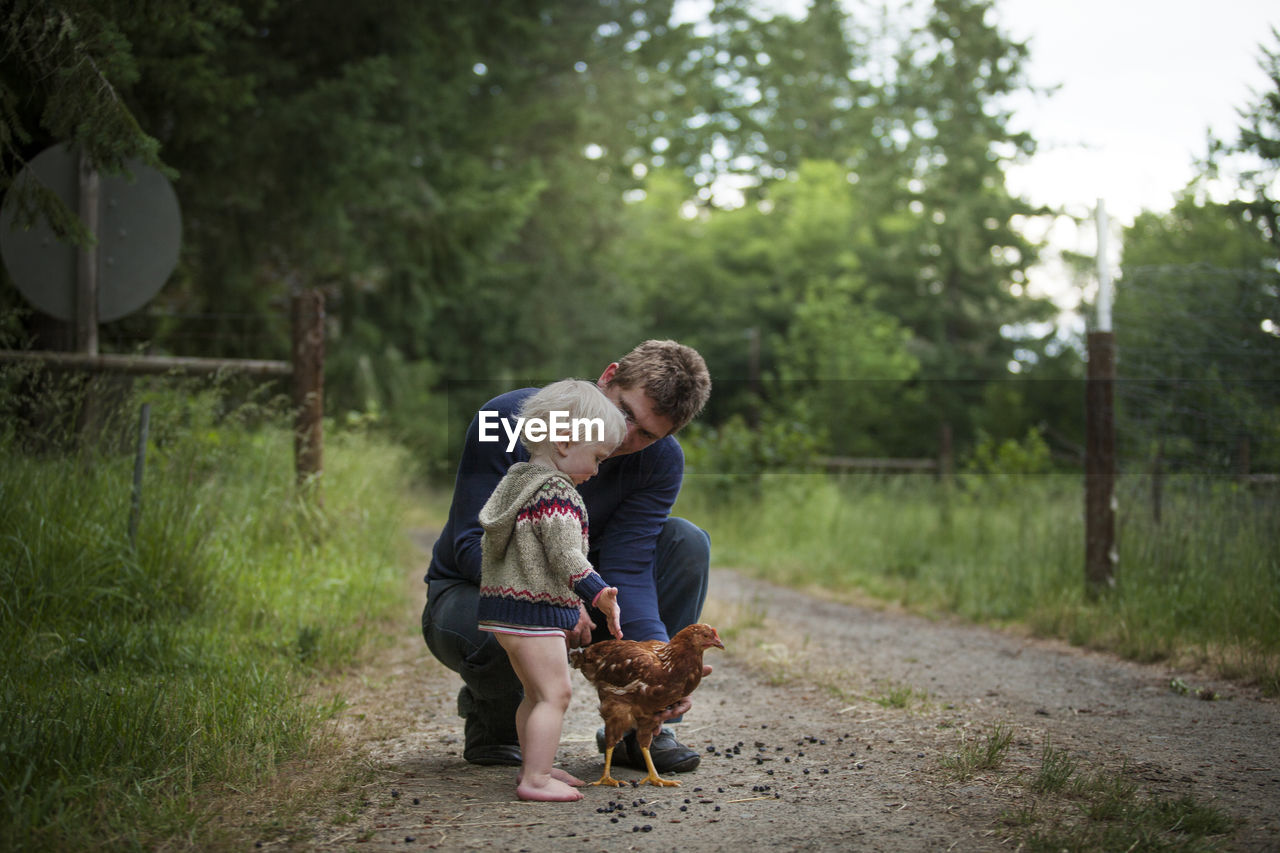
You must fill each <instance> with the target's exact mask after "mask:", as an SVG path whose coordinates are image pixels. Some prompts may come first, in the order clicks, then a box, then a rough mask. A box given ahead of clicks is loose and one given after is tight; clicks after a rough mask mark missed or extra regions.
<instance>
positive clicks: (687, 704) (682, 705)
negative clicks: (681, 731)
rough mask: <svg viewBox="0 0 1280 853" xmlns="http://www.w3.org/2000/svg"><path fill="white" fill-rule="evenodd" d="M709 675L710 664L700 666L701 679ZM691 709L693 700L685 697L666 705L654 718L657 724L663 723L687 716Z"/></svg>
mask: <svg viewBox="0 0 1280 853" xmlns="http://www.w3.org/2000/svg"><path fill="white" fill-rule="evenodd" d="M710 674H711V664H709V663H704V664H703V665H702V677H703V678H706V677H707V676H708V675H710ZM692 707H693V700H692V699H690V698H689V697H688V696H686V697H684V698H683V699H681V700H680V701H679V702H677V703H675V704H674V705H668V706H667V707H665V708H663V709H662V710H661V711H659V712H658V713H657V714H656V715H655V716H656V717H657V718H658V721H659V722H664V723H665V722H666V721H667V720H670V719H674V718H675V717H679V716H683V715H684V714H687V713H688V712H689V709H690V708H692Z"/></svg>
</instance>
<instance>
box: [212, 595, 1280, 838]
mask: <svg viewBox="0 0 1280 853" xmlns="http://www.w3.org/2000/svg"><path fill="white" fill-rule="evenodd" d="M419 577H420V574H419ZM414 589H415V591H414V598H413V600H412V601H411V602H409V604H407V605H406V612H407V613H409V612H411V611H412V619H416V611H417V606H418V602H419V601H421V598H420V596H421V584H420V581H419V582H418V583H417V584H416V585H415V587H414ZM711 596H712V601H711V602H710V603H709V605H708V608H707V612H706V613H705V614H704V616H705V621H708V622H711V623H712V624H716V625H717V626H718V627H721V629H722V633H723V634H724V635H726V641H727V642H726V644H727V646H728V650H727V653H726V654H724V655H721V654H719V652H718V651H716V650H712V651H711V652H710V653H709V654H708V658H707V660H708V662H710V663H712V664H713V665H714V666H715V672H714V673H713V674H712V675H711V677H710V678H708V679H706V680H705V681H703V684H702V686H701V687H700V688H699V690H698V692H697V693H696V694H695V695H694V711H693V713H691V714H689V715H688V717H687V718H686V719H687V722H686V723H684V724H683V725H682V726H681V727H680V736H681V739H682V740H683V741H684V742H686V743H687V744H689V745H690V746H692V747H694V748H696V749H698V750H700V751H703V753H704V757H703V761H702V766H701V767H700V768H699V769H698V770H697V771H696V772H694V773H691V774H686V775H684V776H680V777H678V778H680V779H681V780H682V781H683V783H684V784H683V786H682V787H680V788H668V789H663V790H658V789H654V788H650V787H648V786H642V787H639V788H622V789H617V790H614V789H602V788H587V789H586V799H585V800H583V801H581V802H578V803H574V804H537V805H534V804H526V803H522V802H519V801H518V800H516V799H515V796H514V780H513V775H514V771H513V770H511V769H509V768H482V767H473V766H471V765H468V764H467V763H466V762H464V761H463V760H462V756H461V753H462V746H461V734H462V724H461V720H459V719H458V718H457V716H456V715H455V709H454V701H455V696H456V693H457V688H458V686H459V682H458V680H457V678H456V676H454V675H453V674H452V673H450V672H448V671H447V670H445V669H444V668H443V667H441V666H440V665H439V664H438V663H436V661H435V660H434V659H433V658H432V657H431V656H430V655H429V654H428V652H427V651H426V648H425V646H424V645H423V643H422V640H421V637H420V635H418V634H417V633H416V631H412V630H409V631H406V633H405V634H404V636H403V637H402V638H400V639H399V640H398V641H397V642H396V643H395V645H394V647H393V648H391V649H389V650H388V651H387V652H386V653H385V654H384V655H383V656H381V657H380V659H379V660H377V661H376V662H374V663H373V664H372V665H371V666H370V667H368V668H367V669H365V670H362V671H361V672H358V673H355V674H353V676H352V677H350V678H349V679H346V680H345V681H344V683H343V684H342V685H340V689H341V691H342V693H343V694H344V695H345V696H346V697H347V699H348V702H349V707H348V708H347V710H346V711H345V713H344V714H343V716H342V718H341V721H340V723H339V725H338V727H337V730H336V734H337V735H338V736H339V746H340V749H339V757H338V759H336V760H334V761H333V762H328V763H324V764H323V766H307V767H299V768H296V770H295V771H293V772H292V773H291V774H289V778H288V779H287V782H288V784H286V785H284V786H282V788H281V789H280V790H278V791H276V792H275V793H274V794H273V795H271V796H269V797H265V798H264V797H261V796H260V797H258V798H257V799H256V800H254V801H251V802H250V801H245V800H240V801H238V802H236V803H234V804H232V805H231V806H229V808H228V810H227V811H226V812H224V815H223V818H222V820H221V822H222V823H224V824H227V823H228V822H230V824H233V825H234V826H235V829H234V831H233V832H232V835H233V837H234V838H235V839H236V841H235V842H234V843H233V844H232V846H233V847H234V846H236V844H240V843H243V844H244V845H245V846H246V847H249V848H251V847H253V846H254V844H255V843H256V844H258V845H260V846H261V847H264V848H279V849H287V850H344V849H353V850H390V849H404V848H409V849H439V850H466V849H472V848H476V849H498V850H529V851H539V850H547V849H552V848H554V849H559V850H583V851H605V850H607V851H617V850H646V851H651V850H672V851H677V850H678V851H703V850H706V851H712V850H717V851H718V850H732V849H735V848H737V849H744V850H752V849H759V848H761V847H763V846H765V845H767V846H768V847H770V848H777V849H783V850H831V849H861V850H886V851H888V850H895V851H897V850H957V851H960V850H1012V849H1015V848H1017V847H1019V845H1020V843H1021V842H1022V841H1024V840H1025V839H1026V837H1027V836H1028V833H1031V832H1034V831H1035V830H1036V829H1037V826H1038V824H1037V823H1036V821H1037V820H1039V821H1041V822H1043V820H1044V816H1045V815H1046V814H1047V811H1046V808H1045V806H1044V801H1043V800H1042V799H1040V798H1038V797H1037V795H1036V794H1035V793H1034V792H1033V791H1032V790H1031V788H1030V787H1029V780H1030V779H1031V778H1032V777H1034V775H1035V774H1036V772H1037V771H1038V769H1039V768H1040V763H1041V755H1042V749H1043V747H1044V745H1045V743H1046V741H1047V740H1048V741H1050V742H1051V744H1052V745H1053V746H1054V747H1055V748H1057V749H1060V750H1063V751H1065V753H1066V754H1069V755H1070V756H1071V757H1072V758H1073V759H1074V760H1075V762H1076V765H1077V767H1078V768H1079V769H1080V770H1081V771H1086V770H1087V771H1093V770H1105V771H1107V772H1108V773H1115V774H1117V778H1120V776H1121V775H1122V776H1123V778H1125V779H1128V780H1132V781H1133V782H1134V783H1135V784H1137V785H1138V787H1139V788H1140V790H1141V791H1142V792H1143V794H1144V796H1145V795H1150V796H1157V797H1163V798H1172V799H1176V798H1178V797H1181V796H1183V795H1191V796H1193V797H1195V798H1196V799H1197V800H1199V801H1202V802H1205V803H1208V804H1211V805H1213V806H1215V807H1217V808H1218V809H1220V810H1222V811H1224V812H1226V813H1228V814H1229V815H1230V816H1231V817H1232V818H1234V819H1235V820H1236V821H1237V828H1236V829H1235V831H1234V833H1233V834H1231V835H1230V836H1229V837H1218V838H1216V839H1212V840H1213V841H1215V843H1218V844H1220V845H1222V846H1223V847H1225V848H1227V849H1242V850H1277V849H1280V737H1278V735H1280V727H1278V726H1277V723H1280V704H1278V703H1276V702H1275V701H1272V700H1267V699H1264V698H1262V697H1261V696H1259V695H1258V694H1257V693H1256V692H1255V691H1253V690H1251V689H1248V688H1243V687H1240V686H1238V685H1232V684H1229V683H1221V682H1213V681H1210V680H1207V679H1205V678H1202V677H1199V676H1196V675H1194V674H1189V673H1179V672H1174V671H1171V670H1167V669H1164V668H1162V667H1158V666H1142V665H1137V664H1131V663H1127V662H1123V661H1118V660H1116V659H1114V658H1111V657H1108V656H1104V655H1100V654H1094V653H1089V652H1084V651H1081V650H1079V649H1074V648H1070V647H1068V646H1065V645H1062V644H1059V643H1054V642H1047V641H1041V640H1029V639H1025V638H1020V637H1015V636H1011V635H1008V634H1004V633H998V632H994V631H990V630H986V629H982V628H976V627H973V626H967V625H958V624H945V623H939V622H933V621H928V620H925V619H921V618H918V617H913V616H907V615H902V614H896V613H889V612H881V611H876V610H870V609H866V608H861V607H853V606H848V605H842V604H833V603H827V602H822V601H818V600H815V599H813V598H811V597H808V596H806V595H803V594H801V593H797V592H793V591H789V590H785V589H781V588H777V587H773V586H769V585H766V584H763V583H760V582H758V581H754V580H751V579H748V578H746V577H744V576H742V575H740V574H738V573H735V572H731V571H726V570H717V571H716V572H715V573H714V576H713V581H712V589H711ZM412 619H411V621H410V625H411V626H412V625H413V621H412ZM1178 678H1180V679H1182V680H1183V682H1185V683H1186V684H1188V685H1190V686H1192V687H1194V688H1206V689H1209V690H1212V691H1214V692H1215V694H1216V696H1217V697H1218V700H1217V701H1203V700H1201V699H1199V698H1196V696H1195V695H1194V693H1193V692H1192V693H1187V694H1182V693H1179V692H1176V691H1174V690H1171V689H1170V686H1169V685H1170V683H1171V681H1172V680H1174V679H1178ZM592 695H593V694H592V691H591V690H590V689H589V688H588V687H587V686H586V684H585V682H583V681H581V679H580V678H579V677H578V676H576V675H575V696H574V700H573V704H572V706H571V708H570V711H569V714H568V717H567V719H566V725H565V731H564V741H563V744H562V747H561V750H560V765H561V766H562V767H564V768H565V769H567V770H569V771H570V772H572V773H575V774H577V775H578V776H580V777H582V778H586V779H594V778H596V777H597V776H598V775H599V771H600V768H601V757H600V756H599V755H597V754H596V752H595V746H594V732H595V729H596V727H597V725H598V717H597V715H596V712H595V708H594V704H593V701H592ZM996 726H1002V727H1004V728H1005V729H1006V730H1007V731H1010V732H1012V734H1013V738H1012V741H1011V743H1010V746H1009V748H1008V751H1007V753H1006V754H1005V756H1004V758H1003V760H1002V762H1001V763H1000V765H999V766H998V767H997V768H995V769H991V770H983V771H979V772H976V773H974V774H972V775H970V776H968V777H967V778H962V777H961V776H958V775H957V774H956V773H955V772H953V771H952V770H950V769H948V767H947V766H945V765H946V762H947V760H948V758H949V757H952V756H955V755H956V754H957V753H958V751H959V750H961V749H962V747H963V745H965V744H970V745H973V744H980V743H983V742H985V739H986V738H987V737H988V736H989V735H990V733H991V732H992V731H993V730H994V729H995V727H996ZM353 762H354V763H355V765H356V766H358V767H359V768H361V769H360V772H359V773H358V774H355V775H353V774H352V773H351V767H352V766H353ZM620 773H621V774H625V775H626V776H627V777H628V778H632V777H634V778H638V777H639V776H640V774H639V773H634V772H631V771H627V770H623V771H620ZM1033 804H1034V805H1033ZM1071 810H1072V809H1071V807H1070V805H1069V804H1068V807H1067V812H1071ZM1075 811H1076V812H1078V811H1079V809H1078V808H1077V809H1075ZM245 812H250V813H251V814H250V815H245V814H244V813H245ZM1017 815H1021V816H1022V818H1021V819H1019V818H1017V817H1016V816H1017ZM1037 816H1039V817H1037Z"/></svg>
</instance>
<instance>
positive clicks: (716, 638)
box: [711, 628, 724, 649]
mask: <svg viewBox="0 0 1280 853" xmlns="http://www.w3.org/2000/svg"><path fill="white" fill-rule="evenodd" d="M711 645H712V646H715V647H716V648H717V649H723V648H724V643H722V642H720V632H719V631H717V630H716V629H715V628H712V629H711Z"/></svg>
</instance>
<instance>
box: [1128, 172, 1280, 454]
mask: <svg viewBox="0 0 1280 853" xmlns="http://www.w3.org/2000/svg"><path fill="white" fill-rule="evenodd" d="M1124 246H1125V249H1124V263H1123V265H1122V277H1121V279H1120V281H1119V283H1118V285H1117V288H1116V304H1115V321H1116V329H1117V335H1118V339H1119V341H1120V352H1121V362H1120V366H1121V376H1122V378H1123V379H1125V380H1126V381H1125V382H1122V383H1120V386H1119V389H1120V393H1119V395H1118V405H1117V410H1118V420H1119V425H1120V434H1121V437H1122V439H1123V440H1124V441H1125V443H1126V444H1127V445H1128V448H1127V449H1128V452H1129V455H1131V456H1134V457H1137V458H1140V459H1141V458H1146V457H1147V456H1148V455H1149V454H1151V453H1154V452H1155V451H1156V449H1157V447H1159V448H1160V450H1161V452H1162V454H1163V455H1164V456H1165V458H1166V459H1168V460H1170V463H1171V464H1174V465H1178V466H1187V467H1190V468H1191V469H1192V470H1206V469H1207V470H1216V471H1221V472H1225V471H1230V470H1232V468H1233V467H1234V464H1235V461H1236V455H1237V452H1238V447H1239V442H1240V440H1241V439H1246V438H1247V439H1250V440H1251V443H1252V445H1253V446H1254V451H1253V461H1254V463H1255V464H1261V465H1263V466H1269V465H1275V464H1276V463H1277V462H1278V461H1280V457H1277V455H1276V454H1277V447H1276V444H1277V439H1280V427H1278V426H1277V425H1278V424H1280V386H1278V385H1277V381H1276V379H1277V373H1276V368H1275V365H1276V364H1280V331H1278V330H1277V325H1276V322H1277V321H1276V318H1277V317H1280V299H1277V294H1278V293H1280V275H1278V274H1277V272H1276V264H1275V258H1276V256H1275V249H1274V247H1272V245H1271V244H1270V243H1269V241H1268V239H1267V237H1266V236H1265V235H1264V233H1263V232H1262V231H1260V230H1259V229H1258V227H1257V223H1256V220H1254V219H1252V218H1251V217H1250V216H1249V215H1248V208H1247V207H1244V206H1240V205H1236V204H1230V203H1228V204H1218V203H1214V202H1210V201H1207V200H1203V199H1199V198H1197V197H1196V196H1195V194H1194V192H1192V191H1188V192H1187V193H1184V194H1183V196H1182V197H1180V198H1179V200H1178V201H1177V203H1176V204H1175V205H1174V208H1173V210H1171V211H1170V212H1169V213H1167V214H1159V213H1152V212H1144V213H1142V214H1140V215H1139V216H1138V217H1137V218H1136V219H1135V220H1134V223H1133V225H1132V226H1131V227H1130V228H1128V229H1126V231H1125V237H1124Z"/></svg>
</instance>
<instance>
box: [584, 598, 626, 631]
mask: <svg viewBox="0 0 1280 853" xmlns="http://www.w3.org/2000/svg"><path fill="white" fill-rule="evenodd" d="M591 606H592V607H595V608H596V609H597V610H599V611H600V612H601V613H603V614H604V615H605V618H607V619H608V620H609V633H610V634H612V635H613V636H614V637H615V638H617V639H619V640H621V639H622V610H621V609H620V608H619V607H618V588H617V587H616V586H607V587H605V588H604V589H602V590H600V592H599V593H598V594H597V595H596V599H595V601H593V602H591Z"/></svg>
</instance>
